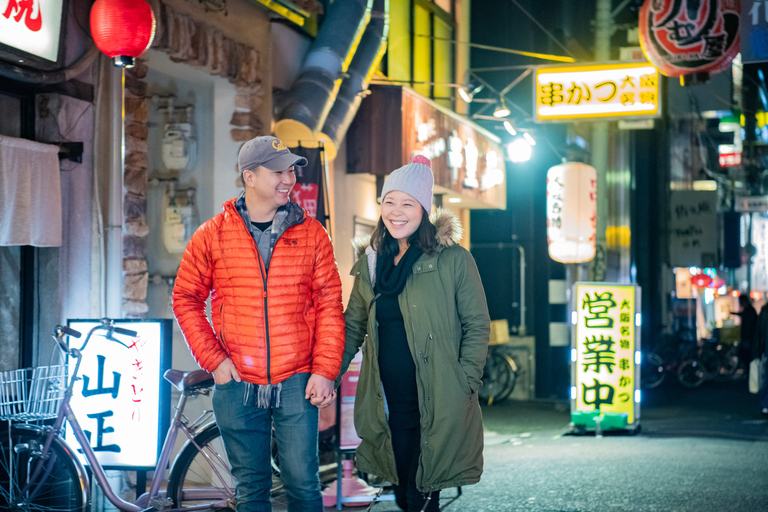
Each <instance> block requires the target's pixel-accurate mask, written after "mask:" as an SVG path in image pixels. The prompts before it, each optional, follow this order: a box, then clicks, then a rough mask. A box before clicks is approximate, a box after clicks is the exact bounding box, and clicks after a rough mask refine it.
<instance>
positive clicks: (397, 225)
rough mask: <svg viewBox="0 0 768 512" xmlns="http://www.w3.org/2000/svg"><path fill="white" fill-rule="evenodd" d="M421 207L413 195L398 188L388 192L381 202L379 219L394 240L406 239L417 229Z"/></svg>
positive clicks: (421, 213)
mask: <svg viewBox="0 0 768 512" xmlns="http://www.w3.org/2000/svg"><path fill="white" fill-rule="evenodd" d="M422 216H423V208H422V207H421V203H419V202H418V201H417V200H416V198H415V197H413V196H412V195H410V194H406V193H405V192H402V191H400V190H393V191H392V192H389V193H388V194H387V195H386V196H385V197H384V200H383V201H382V204H381V219H382V220H383V221H384V226H386V228H387V231H389V234H390V235H392V238H394V239H396V240H408V238H409V237H410V236H411V235H412V234H414V233H415V232H416V230H417V229H419V226H420V225H421V218H422Z"/></svg>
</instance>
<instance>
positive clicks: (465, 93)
mask: <svg viewBox="0 0 768 512" xmlns="http://www.w3.org/2000/svg"><path fill="white" fill-rule="evenodd" d="M482 90H483V85H482V84H474V83H472V82H467V83H465V84H464V85H462V86H461V87H459V96H461V99H463V100H464V101H465V102H467V103H471V102H472V100H473V99H474V97H475V94H477V93H479V92H480V91H482Z"/></svg>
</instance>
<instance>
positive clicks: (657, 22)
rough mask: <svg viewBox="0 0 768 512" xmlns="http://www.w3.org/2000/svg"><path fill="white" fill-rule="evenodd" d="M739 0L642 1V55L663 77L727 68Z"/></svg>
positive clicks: (735, 41)
mask: <svg viewBox="0 0 768 512" xmlns="http://www.w3.org/2000/svg"><path fill="white" fill-rule="evenodd" d="M739 11H740V6H739V0H707V1H702V2H680V1H679V0H646V1H645V3H644V4H643V6H642V8H641V9H640V44H641V45H642V48H643V53H644V54H645V57H646V58H647V59H648V60H649V61H650V62H651V63H652V64H653V65H654V66H656V67H657V68H658V69H659V71H661V73H662V74H664V75H666V76H683V77H684V78H685V76H686V75H688V76H689V77H695V76H697V75H698V76H699V78H700V79H701V78H705V77H704V76H701V75H706V74H707V73H712V74H714V73H719V72H720V71H723V70H725V69H727V68H728V67H729V66H730V64H731V61H732V60H733V58H734V57H735V56H736V54H737V53H739V42H740V40H739V14H740V12H739Z"/></svg>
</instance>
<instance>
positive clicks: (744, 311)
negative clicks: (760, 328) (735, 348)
mask: <svg viewBox="0 0 768 512" xmlns="http://www.w3.org/2000/svg"><path fill="white" fill-rule="evenodd" d="M739 307H740V311H739V312H738V313H736V314H737V315H739V316H740V317H741V328H740V330H739V332H740V335H739V360H740V361H741V364H742V366H743V368H744V371H745V372H747V371H749V363H750V361H752V344H753V342H754V339H755V333H756V332H757V311H756V310H755V307H754V306H753V305H752V299H750V298H749V295H748V294H746V293H742V294H741V295H739Z"/></svg>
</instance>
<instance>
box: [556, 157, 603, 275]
mask: <svg viewBox="0 0 768 512" xmlns="http://www.w3.org/2000/svg"><path fill="white" fill-rule="evenodd" d="M596 222H597V171H596V170H595V168H594V167H592V166H590V165H587V164H584V163H581V162H566V163H563V164H560V165H556V166H554V167H552V168H550V169H549V171H547V242H548V244H549V257H550V258H552V259H553V260H555V261H560V262H562V263H581V262H584V261H589V260H591V259H592V258H594V257H595V235H596V231H597V224H596Z"/></svg>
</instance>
